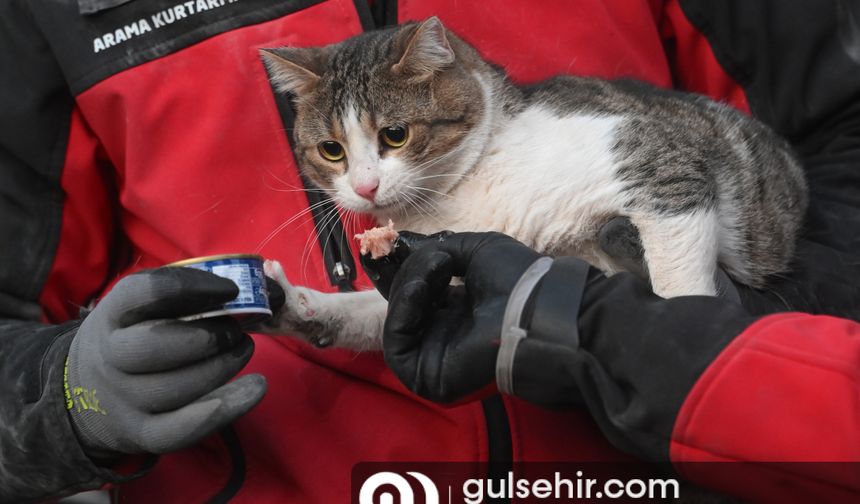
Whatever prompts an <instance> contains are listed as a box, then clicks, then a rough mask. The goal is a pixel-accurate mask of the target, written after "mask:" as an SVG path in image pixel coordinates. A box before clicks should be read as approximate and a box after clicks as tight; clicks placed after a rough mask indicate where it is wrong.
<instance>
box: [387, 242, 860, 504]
mask: <svg viewBox="0 0 860 504" xmlns="http://www.w3.org/2000/svg"><path fill="white" fill-rule="evenodd" d="M511 251H515V252H511ZM538 258H539V256H538V254H536V253H534V252H531V254H529V252H527V249H526V248H525V247H524V246H522V245H521V244H518V243H517V242H514V241H513V240H511V239H509V238H507V237H503V236H501V235H498V234H494V233H479V234H471V233H464V234H455V235H452V236H450V237H448V238H447V239H446V241H444V242H434V243H432V244H430V245H428V246H424V247H422V248H421V249H419V250H418V251H417V252H415V253H413V254H412V255H411V256H410V257H409V258H408V259H407V260H406V261H405V262H404V264H403V266H402V267H401V268H400V271H399V272H398V273H397V275H396V276H395V278H394V280H393V283H392V286H391V291H390V296H389V301H390V310H389V316H388V319H387V320H386V326H385V335H384V348H385V352H386V362H388V364H389V366H391V367H392V369H393V370H394V371H395V373H396V374H397V375H398V376H399V377H400V378H401V380H402V381H403V382H404V383H405V384H406V385H407V386H408V387H409V388H411V389H412V390H414V391H416V392H417V393H419V394H420V395H423V396H425V397H428V398H430V399H434V400H437V401H442V402H449V403H450V402H456V401H459V400H462V399H463V398H465V397H468V398H472V397H474V396H475V395H476V394H478V395H480V394H486V393H488V392H489V390H490V389H489V387H490V386H493V381H494V379H495V378H496V377H497V372H498V371H499V347H500V345H501V344H502V343H501V342H500V340H501V337H500V336H499V335H500V334H501V332H502V322H501V321H502V318H503V316H504V313H505V308H506V305H507V302H508V298H507V296H506V295H505V294H506V293H505V292H504V290H505V289H504V288H501V287H502V284H498V283H497V281H498V280H499V275H498V272H499V268H500V267H502V265H505V267H506V268H508V269H509V270H511V271H519V272H523V271H525V270H526V269H527V268H529V267H530V266H531V265H532V264H534V262H535V261H536V260H537V259H538ZM451 275H457V276H463V278H464V282H465V286H463V287H462V289H463V290H462V291H460V292H458V288H450V287H448V286H447V283H446V281H447V280H448V279H450V277H451ZM514 277H516V278H514ZM501 278H502V279H503V281H504V286H507V287H506V288H507V290H508V292H509V291H510V289H512V287H513V285H514V284H515V283H516V282H517V280H518V276H517V275H516V274H512V275H502V277H501ZM512 278H514V280H511V279H512ZM487 282H489V285H492V286H493V287H492V289H489V290H488V289H486V288H485V287H486V285H487ZM470 284H471V285H470ZM528 299H529V301H528V303H527V304H526V305H525V306H526V309H525V311H524V315H523V319H522V321H521V325H522V327H523V328H524V329H525V330H526V333H527V336H526V337H525V338H523V339H521V340H519V341H518V344H517V345H516V350H515V352H514V354H513V365H512V368H511V370H510V371H511V374H512V386H511V387H510V389H509V390H508V391H509V392H512V393H513V394H514V395H517V396H519V397H521V398H523V399H526V400H529V401H532V402H535V403H538V404H541V405H543V406H546V407H551V408H570V407H577V406H578V405H585V407H587V408H588V410H589V412H590V413H591V415H592V417H593V418H594V419H595V421H596V422H597V424H598V426H599V427H600V428H601V430H602V431H603V433H604V434H605V435H606V436H607V438H608V439H609V440H610V441H611V442H613V444H615V445H616V446H617V447H619V448H620V449H622V450H625V451H627V452H629V453H632V454H635V455H637V456H638V457H640V458H643V459H646V460H653V461H664V462H665V461H672V462H674V463H675V464H676V467H677V468H678V470H679V471H681V472H682V474H685V475H686V476H688V477H690V478H691V479H694V480H695V481H697V482H699V483H704V484H707V485H709V486H714V487H716V488H719V489H722V490H724V491H727V492H730V493H733V494H736V495H740V496H741V497H755V496H761V493H757V492H761V491H763V490H762V489H764V488H767V489H769V490H768V491H769V492H771V495H772V496H773V495H775V494H772V492H774V491H775V490H773V489H771V488H770V485H771V484H773V483H774V482H777V481H786V480H787V481H790V483H791V484H790V485H789V486H785V487H784V488H783V489H782V490H779V491H782V492H785V491H787V490H786V489H791V490H790V491H792V492H798V491H809V492H811V491H817V492H821V491H826V492H831V493H833V494H834V495H844V492H848V493H851V492H854V493H856V492H860V486H858V485H857V482H856V481H853V482H852V481H850V480H849V481H844V480H842V479H840V475H839V474H838V473H831V474H826V473H825V474H824V479H822V474H820V471H819V473H816V470H815V466H814V465H794V466H791V465H779V464H776V465H773V464H772V465H771V466H769V467H767V469H765V470H762V469H759V471H760V473H752V472H750V470H748V469H747V468H746V467H743V468H742V467H741V466H740V465H736V466H734V467H735V468H737V469H740V470H743V471H745V472H744V474H745V475H749V474H755V476H756V477H755V478H753V480H752V484H744V485H738V484H737V479H736V480H735V481H732V480H731V473H730V472H726V471H724V472H719V471H707V470H704V469H701V468H700V467H698V466H696V465H695V464H689V463H688V462H691V461H705V460H707V461H713V460H734V461H745V462H774V461H780V462H786V461H798V460H801V461H809V460H840V461H846V460H852V461H857V460H860V452H858V451H857V450H858V448H857V446H858V445H857V444H856V443H852V442H851V441H852V440H854V439H855V438H856V436H857V435H858V431H857V429H856V425H857V422H858V420H860V419H858V418H857V417H856V412H854V411H853V408H852V407H851V405H852V404H853V402H854V401H855V400H856V397H857V393H858V392H860V381H858V377H857V375H856V373H852V374H846V373H844V372H839V373H834V370H843V371H844V370H847V369H853V368H856V365H857V362H856V359H857V357H856V356H857V353H856V351H855V352H853V353H852V352H851V351H850V349H851V348H852V347H853V348H856V347H857V345H858V344H860V339H858V337H860V333H858V325H857V324H856V323H853V322H850V321H846V320H842V319H835V318H832V317H824V316H819V317H815V316H810V315H804V314H797V313H781V314H774V315H770V316H766V317H763V318H762V317H758V316H753V315H750V314H749V312H748V311H747V310H746V309H744V308H743V307H742V306H741V305H739V304H737V303H734V302H732V301H728V300H725V299H720V298H712V297H700V296H697V297H681V298H674V299H668V300H666V299H662V298H659V297H658V296H655V295H654V294H653V293H651V291H650V289H649V288H648V286H647V284H646V283H645V282H644V281H642V280H641V279H639V278H638V277H636V276H634V275H631V274H626V273H622V274H618V275H614V276H612V277H609V278H607V277H605V276H604V275H602V274H601V273H600V272H599V271H597V270H595V269H593V268H591V267H589V266H588V265H587V264H585V263H584V262H582V261H580V260H578V259H575V258H558V259H555V260H554V261H553V263H552V266H551V267H550V269H549V271H548V272H547V273H546V275H545V276H544V277H543V278H542V279H541V280H540V282H539V284H538V285H537V286H536V287H535V289H534V290H533V291H532V293H531V295H530V296H529V298H528ZM488 300H489V302H488ZM482 319H483V320H489V322H486V321H485V322H479V321H480V320H482ZM451 328H456V329H453V330H452V329H451ZM783 338H785V339H786V340H785V341H783ZM824 340H827V341H826V342H827V343H828V345H830V346H831V348H832V349H833V350H832V351H830V350H828V351H826V352H822V350H821V348H820V345H821V344H822V343H824V342H825V341H824ZM774 348H777V349H778V351H777V350H774V351H773V352H769V351H768V350H769V349H774ZM763 349H764V351H762V350H763ZM846 350H849V351H847V352H846ZM822 354H823V355H822ZM822 390H828V391H830V395H829V396H827V397H826V399H822ZM804 402H806V403H809V404H813V405H815V406H816V407H809V408H799V407H798V405H802V404H804ZM775 425H776V426H775ZM789 434H790V435H789ZM717 454H719V456H717ZM755 467H759V466H758V465H756V466H755ZM804 469H806V470H807V471H808V472H806V473H804V472H803V470H804ZM735 476H737V473H736V474H735ZM828 476H829V477H831V479H829V480H828V479H827V477H828ZM720 478H722V479H720ZM771 498H773V497H771Z"/></svg>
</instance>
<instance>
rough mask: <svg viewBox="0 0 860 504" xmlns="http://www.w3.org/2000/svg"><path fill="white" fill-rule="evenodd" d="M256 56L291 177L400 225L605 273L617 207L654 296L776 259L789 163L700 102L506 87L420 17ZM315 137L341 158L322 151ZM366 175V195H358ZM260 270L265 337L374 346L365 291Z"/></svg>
mask: <svg viewBox="0 0 860 504" xmlns="http://www.w3.org/2000/svg"><path fill="white" fill-rule="evenodd" d="M263 56H264V60H265V61H266V63H267V66H268V68H269V71H270V75H271V78H272V82H273V83H274V84H275V86H276V88H277V89H278V90H279V91H281V92H287V93H292V94H294V95H295V96H296V99H295V104H296V123H295V144H296V154H297V157H298V161H299V164H300V166H301V168H302V170H303V171H304V173H305V174H306V176H307V177H308V178H309V179H311V180H312V181H313V182H315V183H316V184H317V185H319V186H320V187H322V188H323V189H325V190H326V191H327V192H328V193H329V194H330V195H331V196H332V197H333V198H334V200H335V201H336V202H337V203H338V204H339V205H341V206H342V207H344V208H347V209H350V210H354V211H357V212H369V213H371V214H373V215H375V216H376V217H377V218H378V219H379V220H380V222H383V223H384V222H387V221H388V219H391V220H393V221H394V223H395V225H396V227H397V228H398V229H409V230H412V231H418V232H434V231H439V230H442V229H450V230H454V231H488V230H492V231H500V232H503V233H506V234H509V235H512V236H514V237H515V238H517V239H519V240H521V241H523V242H525V243H526V244H527V245H529V246H531V247H533V248H535V249H537V250H538V251H540V252H543V253H547V254H552V255H563V254H564V255H576V256H579V257H582V258H584V259H586V260H588V261H589V262H591V263H592V264H594V265H595V266H597V267H600V268H602V269H604V270H606V271H608V272H613V271H616V270H617V269H618V266H617V265H616V264H615V263H614V262H613V261H612V259H611V258H610V257H608V256H606V255H605V254H604V253H603V252H602V251H601V249H600V248H599V246H598V244H597V239H596V238H597V231H598V229H599V228H600V226H601V225H602V224H603V223H605V222H606V221H607V220H609V219H611V218H612V217H615V216H627V217H629V218H630V220H631V221H632V222H633V224H635V225H636V227H637V228H638V230H639V232H640V236H641V240H642V244H643V247H644V252H645V260H646V263H647V268H648V273H649V276H650V280H651V284H652V286H653V288H654V291H655V292H656V293H657V294H659V295H661V296H664V297H673V296H680V295H688V294H704V295H715V294H717V291H716V285H715V280H714V278H715V272H716V269H717V264H718V263H719V264H720V265H721V266H722V267H723V268H724V269H725V270H726V271H727V272H728V274H729V275H731V276H732V277H733V278H734V279H735V280H737V281H739V282H742V283H745V284H748V285H750V286H753V287H762V286H764V285H765V282H766V279H767V277H768V275H771V274H774V273H778V272H780V271H783V270H784V269H786V267H787V264H788V262H789V260H790V258H791V256H792V253H793V250H794V243H795V240H796V237H797V234H798V231H799V228H800V225H801V222H802V217H803V215H804V213H805V210H806V204H807V196H806V183H805V180H804V177H803V172H802V170H801V167H800V165H799V163H798V161H797V160H796V159H795V157H794V156H793V154H792V152H791V149H790V147H789V146H788V144H787V143H786V142H785V141H784V140H782V139H780V138H779V137H778V136H776V135H775V134H774V133H773V132H772V131H770V130H769V129H768V128H767V127H766V126H764V125H762V124H761V123H759V122H757V121H756V120H754V119H752V118H750V117H747V116H745V115H743V114H741V113H739V112H738V111H736V110H734V109H732V108H730V107H728V106H725V105H721V104H718V103H715V102H713V101H710V100H709V99H707V98H705V97H702V96H697V95H692V94H685V93H679V92H674V91H668V90H661V89H657V88H654V87H651V86H649V85H646V84H642V83H637V82H633V81H604V80H597V79H590V78H577V77H570V76H563V77H556V78H553V79H549V80H547V81H544V82H541V83H538V84H536V85H533V86H529V87H517V86H514V85H513V84H512V83H511V82H510V81H508V80H507V78H506V76H505V74H504V72H503V70H501V69H499V68H497V67H495V66H493V65H490V64H489V63H487V62H485V61H484V60H483V59H481V57H480V56H479V55H478V53H477V51H476V50H475V49H473V48H472V47H471V46H469V45H468V44H466V43H465V42H463V41H462V40H461V39H459V38H458V37H457V36H455V35H454V34H452V33H451V32H448V31H446V30H445V28H444V27H443V26H442V24H441V23H440V22H439V20H438V19H436V18H431V19H429V20H427V21H425V22H424V23H421V24H412V25H407V26H403V27H399V28H392V29H388V30H384V31H378V32H370V33H365V34H362V35H359V36H357V37H354V38H352V39H349V40H346V41H344V42H342V43H340V44H337V45H333V46H327V47H323V48H305V49H299V48H280V49H273V50H268V51H266V52H264V54H263ZM392 125H400V126H406V127H408V129H409V140H408V141H407V143H406V145H404V146H403V147H400V148H397V149H393V148H387V147H386V146H385V145H384V144H383V142H382V141H381V139H380V138H379V134H380V133H379V132H380V130H381V129H382V128H385V127H388V126H392ZM329 140H330V141H337V142H339V143H340V144H341V145H343V148H344V150H345V153H346V157H345V158H344V159H343V160H341V161H337V162H331V161H328V160H326V159H325V158H324V157H323V156H322V155H321V154H320V152H319V149H318V145H319V144H320V142H322V141H329ZM376 183H378V189H376V193H375V197H374V198H373V199H372V200H371V199H369V198H367V197H361V196H359V195H358V194H357V192H356V188H363V190H365V191H366V190H367V189H368V188H369V187H373V185H374V184H376ZM270 272H271V273H272V274H274V275H276V276H279V277H280V281H281V283H282V284H283V285H284V286H285V288H286V289H287V292H288V305H287V307H286V309H285V311H284V313H283V314H282V317H281V319H280V320H279V321H278V323H279V327H278V328H276V329H275V330H274V332H278V331H291V330H296V329H299V330H301V332H303V333H305V335H306V336H308V337H309V338H310V339H311V340H313V341H316V342H317V343H327V342H332V341H333V342H335V343H336V344H338V346H347V347H352V348H378V346H379V341H378V338H379V333H380V331H381V327H382V319H383V317H384V314H385V302H384V300H382V298H381V297H380V296H379V295H378V294H376V293H375V292H363V293H350V294H322V293H319V292H316V291H312V290H310V289H305V288H302V287H293V286H291V285H290V284H289V283H288V282H287V280H286V278H284V277H283V274H282V273H279V268H278V267H277V265H270Z"/></svg>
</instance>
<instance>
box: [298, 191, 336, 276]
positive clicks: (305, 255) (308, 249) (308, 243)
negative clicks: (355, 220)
mask: <svg viewBox="0 0 860 504" xmlns="http://www.w3.org/2000/svg"><path fill="white" fill-rule="evenodd" d="M335 216H337V208H336V207H332V208H330V209H329V210H328V211H327V212H326V213H325V215H323V217H322V218H321V220H320V223H319V224H318V225H316V226H315V229H325V226H327V225H328V223H329V222H330V221H331V220H332V218H333V217H335ZM314 238H317V239H320V238H322V237H320V236H319V234H318V233H316V232H311V233H309V234H308V238H307V240H305V245H304V247H303V248H302V257H301V260H300V262H299V268H300V271H301V272H302V278H303V280H304V281H305V282H307V280H308V267H309V266H310V261H311V255H312V254H313V243H314V241H317V240H314ZM323 257H325V247H323Z"/></svg>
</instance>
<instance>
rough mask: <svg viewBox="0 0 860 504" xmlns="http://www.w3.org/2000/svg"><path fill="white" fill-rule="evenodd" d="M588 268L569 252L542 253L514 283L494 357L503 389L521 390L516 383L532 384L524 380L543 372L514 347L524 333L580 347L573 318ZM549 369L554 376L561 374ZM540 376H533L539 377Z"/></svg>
mask: <svg viewBox="0 0 860 504" xmlns="http://www.w3.org/2000/svg"><path fill="white" fill-rule="evenodd" d="M590 269H591V267H590V266H589V265H588V263H586V262H584V261H582V260H580V259H576V258H573V257H562V258H558V259H555V260H551V259H549V258H542V259H539V260H538V261H537V262H535V263H534V264H533V265H532V266H531V267H530V268H529V270H527V271H526V273H524V274H523V276H522V277H521V278H520V280H519V282H517V285H516V287H514V290H513V291H512V292H511V296H510V298H509V299H508V306H507V307H506V310H505V318H504V323H503V325H502V339H501V347H500V349H499V355H498V358H497V361H496V383H497V385H498V387H499V390H500V391H501V392H503V393H505V394H510V395H513V394H517V395H520V394H519V392H520V389H521V387H520V386H519V385H520V382H523V383H525V384H526V385H525V388H526V389H530V388H531V387H530V386H529V385H528V384H529V383H531V382H533V381H535V378H536V377H535V376H533V375H534V374H535V372H537V373H538V374H541V375H542V374H543V373H542V372H541V371H539V370H540V369H547V368H544V367H543V366H537V367H535V366H532V365H530V364H529V365H527V366H526V367H527V368H528V369H524V367H523V366H522V359H521V358H519V356H518V355H517V349H518V348H519V345H520V343H521V342H522V341H523V340H524V339H525V338H527V337H528V338H530V339H538V340H540V341H541V343H548V344H550V345H552V346H555V345H558V344H560V345H563V346H564V347H566V348H569V349H570V350H571V351H572V350H575V349H576V348H577V347H578V346H579V331H578V329H577V319H578V315H579V306H580V303H581V301H582V295H583V291H584V289H585V283H586V280H587V278H588V274H589V271H590ZM526 360H530V359H529V358H526ZM553 374H554V377H553V378H554V379H556V380H557V379H559V378H560V376H559V375H558V374H555V373H553ZM541 380H542V379H541V378H540V377H537V381H541ZM529 395H530V394H528V393H527V394H526V396H529ZM538 402H543V401H538Z"/></svg>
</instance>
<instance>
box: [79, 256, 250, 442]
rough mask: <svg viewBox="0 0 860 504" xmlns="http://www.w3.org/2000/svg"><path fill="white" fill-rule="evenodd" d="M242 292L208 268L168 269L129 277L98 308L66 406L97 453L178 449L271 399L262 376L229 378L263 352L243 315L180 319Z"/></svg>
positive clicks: (83, 335)
mask: <svg viewBox="0 0 860 504" xmlns="http://www.w3.org/2000/svg"><path fill="white" fill-rule="evenodd" d="M238 292H239V291H238V287H237V286H236V285H235V284H234V283H233V282H231V281H230V280H226V279H223V278H220V277H218V276H215V275H213V274H211V273H208V272H205V271H199V270H195V269H191V268H160V269H156V270H149V271H144V272H141V273H137V274H134V275H130V276H128V277H126V278H124V279H123V280H122V281H120V282H119V283H118V284H117V285H116V286H115V287H114V288H113V290H112V291H111V292H110V293H109V294H108V295H107V296H106V297H105V298H104V299H103V300H102V301H101V302H100V303H99V304H98V306H96V308H95V310H93V312H92V313H90V315H89V316H88V317H87V318H86V319H85V320H84V322H83V324H82V325H81V327H80V328H79V329H78V333H77V335H76V336H75V338H74V340H73V341H72V344H71V347H70V349H69V357H68V360H67V364H66V374H65V377H66V380H65V382H66V387H65V394H66V407H67V408H68V410H69V415H70V416H71V420H72V425H73V426H74V428H75V431H76V432H77V434H78V437H79V439H80V442H81V445H82V446H83V447H84V451H86V452H87V454H88V455H90V456H91V457H95V458H106V457H112V456H116V455H119V454H122V453H130V454H131V453H166V452H170V451H174V450H178V449H181V448H184V447H186V446H189V445H192V444H194V443H195V442H197V441H199V440H200V439H202V438H203V437H205V436H207V435H209V434H211V433H212V432H214V431H216V430H218V429H220V428H222V427H224V426H226V425H227V424H229V423H230V422H232V421H234V420H235V419H236V418H238V417H239V416H241V415H243V414H245V413H246V412H247V411H248V410H250V409H251V408H252V407H253V406H254V405H256V404H257V403H258V402H259V401H260V399H262V397H263V394H264V393H265V392H266V381H265V379H264V378H263V377H262V376H260V375H253V374H252V375H247V376H243V377H241V378H239V379H237V380H235V381H233V382H230V383H227V381H228V380H230V378H232V377H233V376H234V375H236V373H238V372H239V371H240V370H241V369H242V367H244V366H245V364H246V363H247V362H248V360H249V359H250V358H251V354H252V353H253V351H254V344H253V341H252V340H251V338H249V337H248V336H247V335H245V334H243V333H242V331H241V330H240V329H239V326H238V324H237V323H236V322H235V320H233V319H231V318H229V317H219V318H214V319H204V320H198V321H194V322H183V321H179V320H176V318H177V317H181V316H183V315H190V314H194V313H200V312H203V311H206V310H207V309H211V308H213V307H215V306H218V305H221V304H223V303H224V302H226V301H230V300H232V299H234V298H235V297H236V296H237V295H238ZM225 384H226V385H225Z"/></svg>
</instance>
